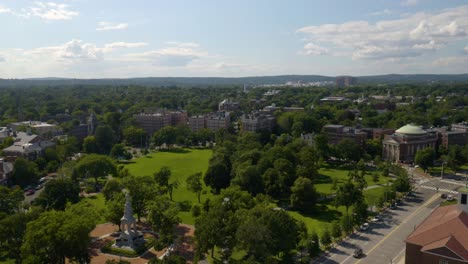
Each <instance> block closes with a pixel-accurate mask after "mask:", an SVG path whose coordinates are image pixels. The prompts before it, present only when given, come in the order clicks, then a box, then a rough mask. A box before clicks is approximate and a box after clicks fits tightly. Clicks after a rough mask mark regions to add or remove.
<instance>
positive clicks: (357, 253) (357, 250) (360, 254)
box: [353, 248, 363, 258]
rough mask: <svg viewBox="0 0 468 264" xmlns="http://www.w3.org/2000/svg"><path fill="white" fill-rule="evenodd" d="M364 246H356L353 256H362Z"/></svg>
mask: <svg viewBox="0 0 468 264" xmlns="http://www.w3.org/2000/svg"><path fill="white" fill-rule="evenodd" d="M362 254H363V253H362V248H356V249H355V250H354V253H353V257H355V258H360V257H361V256H362Z"/></svg>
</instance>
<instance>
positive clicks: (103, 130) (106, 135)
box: [94, 125, 115, 154]
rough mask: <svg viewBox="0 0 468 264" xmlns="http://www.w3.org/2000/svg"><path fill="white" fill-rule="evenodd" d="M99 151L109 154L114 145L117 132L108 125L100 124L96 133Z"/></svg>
mask: <svg viewBox="0 0 468 264" xmlns="http://www.w3.org/2000/svg"><path fill="white" fill-rule="evenodd" d="M94 136H95V137H96V144H97V147H98V149H99V153H102V154H108V153H109V152H110V150H111V148H112V146H113V145H114V141H115V133H114V131H113V130H112V128H111V127H110V126H108V125H103V126H98V127H97V128H96V132H95V133H94Z"/></svg>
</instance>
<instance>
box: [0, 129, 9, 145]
mask: <svg viewBox="0 0 468 264" xmlns="http://www.w3.org/2000/svg"><path fill="white" fill-rule="evenodd" d="M9 136H10V129H8V128H7V127H0V142H2V141H3V140H4V139H5V138H7V137H9Z"/></svg>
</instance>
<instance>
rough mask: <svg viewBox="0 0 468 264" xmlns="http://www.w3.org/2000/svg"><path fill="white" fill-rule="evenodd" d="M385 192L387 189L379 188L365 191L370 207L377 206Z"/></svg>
mask: <svg viewBox="0 0 468 264" xmlns="http://www.w3.org/2000/svg"><path fill="white" fill-rule="evenodd" d="M384 191H385V187H377V188H372V189H369V190H364V196H365V197H366V202H367V204H368V205H369V206H373V205H377V202H378V200H379V198H380V197H381V196H382V194H383V193H384Z"/></svg>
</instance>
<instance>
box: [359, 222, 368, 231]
mask: <svg viewBox="0 0 468 264" xmlns="http://www.w3.org/2000/svg"><path fill="white" fill-rule="evenodd" d="M359 229H360V230H361V231H366V230H367V229H369V223H364V224H362V225H361V227H360V228H359Z"/></svg>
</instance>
